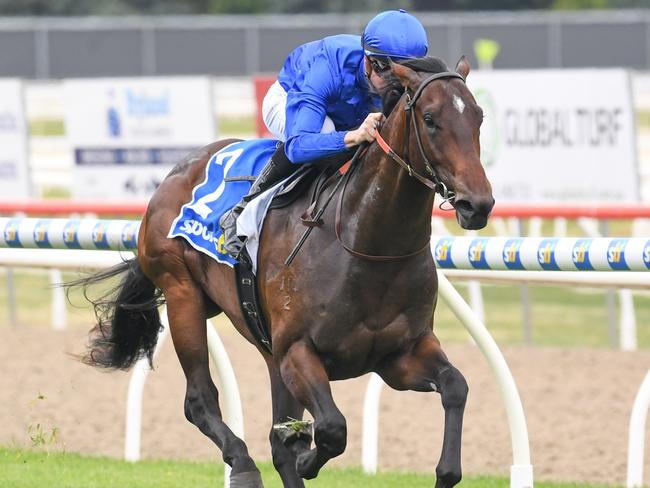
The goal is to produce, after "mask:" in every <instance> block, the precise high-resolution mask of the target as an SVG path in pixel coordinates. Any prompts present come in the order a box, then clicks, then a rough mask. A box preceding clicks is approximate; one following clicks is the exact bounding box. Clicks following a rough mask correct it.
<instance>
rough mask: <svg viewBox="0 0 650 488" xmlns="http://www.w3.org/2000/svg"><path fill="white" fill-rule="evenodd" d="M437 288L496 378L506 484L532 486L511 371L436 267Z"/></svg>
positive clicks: (525, 436)
mask: <svg viewBox="0 0 650 488" xmlns="http://www.w3.org/2000/svg"><path fill="white" fill-rule="evenodd" d="M438 291H439V293H440V297H441V298H442V299H443V300H444V301H445V302H446V303H447V305H448V306H449V308H450V309H451V310H452V312H454V314H455V315H456V317H458V319H459V320H460V321H461V323H462V324H463V325H464V326H465V328H466V329H467V331H468V332H469V333H470V334H471V335H472V337H473V338H474V340H475V341H476V343H477V344H478V346H479V347H480V348H481V351H483V354H484V355H485V357H486V359H487V361H488V364H489V365H490V367H491V368H492V372H493V373H494V375H495V376H496V378H497V382H498V384H499V388H500V390H501V397H502V398H503V401H504V403H505V407H506V414H507V416H508V424H509V427H510V436H511V440H512V455H513V465H512V466H511V468H510V487H511V488H532V486H533V466H532V465H531V463H530V447H529V444H528V427H527V426H526V417H525V415H524V409H523V406H522V404H521V398H520V397H519V392H518V391H517V385H516V384H515V380H514V378H513V377H512V373H511V372H510V370H509V369H508V365H507V364H506V361H505V359H504V358H503V355H502V354H501V351H500V350H499V348H498V346H497V345H496V342H494V339H493V338H492V336H491V335H490V333H489V332H488V331H487V329H486V328H485V325H483V324H482V323H481V321H480V320H478V319H477V317H476V315H475V314H474V313H473V312H472V309H471V308H470V307H469V305H467V303H465V301H464V300H463V298H462V297H461V296H460V294H459V293H458V292H457V291H456V289H455V288H454V287H453V286H452V285H451V283H450V282H449V280H448V279H447V278H446V277H445V275H444V274H443V273H442V272H441V271H440V270H438Z"/></svg>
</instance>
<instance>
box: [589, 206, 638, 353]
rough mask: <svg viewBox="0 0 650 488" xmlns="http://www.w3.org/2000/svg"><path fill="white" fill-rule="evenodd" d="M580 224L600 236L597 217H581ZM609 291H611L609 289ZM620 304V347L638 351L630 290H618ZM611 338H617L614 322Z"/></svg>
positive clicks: (591, 235)
mask: <svg viewBox="0 0 650 488" xmlns="http://www.w3.org/2000/svg"><path fill="white" fill-rule="evenodd" d="M578 225H579V226H580V227H581V228H582V230H583V231H584V232H585V233H586V234H587V235H588V236H590V237H600V236H601V233H600V230H599V229H598V221H597V220H596V219H588V218H580V219H578ZM608 293H611V292H610V291H608ZM618 304H619V307H620V310H619V315H618V340H619V347H620V348H621V350H622V351H636V347H637V338H636V335H637V331H636V313H635V311H634V297H633V296H632V292H631V291H630V290H626V289H623V290H618ZM609 329H610V332H609V335H610V340H616V339H615V337H616V331H615V330H613V329H615V325H614V324H610V326H609ZM612 346H613V344H612Z"/></svg>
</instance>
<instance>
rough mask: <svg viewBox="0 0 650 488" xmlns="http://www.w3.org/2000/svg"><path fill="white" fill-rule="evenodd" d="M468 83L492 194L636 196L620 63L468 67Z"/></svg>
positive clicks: (511, 198)
mask: <svg viewBox="0 0 650 488" xmlns="http://www.w3.org/2000/svg"><path fill="white" fill-rule="evenodd" d="M467 84H468V86H469V88H470V89H471V90H472V92H473V93H474V96H475V97H476V100H477V102H478V104H479V105H480V106H481V107H482V108H483V111H484V113H485V120H484V122H483V126H482V128H481V160H482V162H483V165H484V166H485V169H486V172H487V175H488V178H489V179H490V181H491V183H492V187H493V191H494V197H495V199H496V200H497V202H501V203H503V202H522V203H523V202H527V203H546V202H569V201H573V202H590V201H591V202H594V201H599V202H602V201H612V202H622V201H627V202H630V201H638V199H639V178H638V174H637V161H636V147H635V145H636V137H635V126H634V111H633V107H632V96H631V88H630V79H629V75H628V73H627V72H626V71H624V70H616V69H613V70H544V71H542V70H539V71H489V72H472V73H471V74H470V75H469V77H468V80H467Z"/></svg>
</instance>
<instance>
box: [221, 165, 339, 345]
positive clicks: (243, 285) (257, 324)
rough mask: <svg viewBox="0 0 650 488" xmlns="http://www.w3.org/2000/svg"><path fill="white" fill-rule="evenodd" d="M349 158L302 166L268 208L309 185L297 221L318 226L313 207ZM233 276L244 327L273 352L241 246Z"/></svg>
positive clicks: (281, 205) (319, 221)
mask: <svg viewBox="0 0 650 488" xmlns="http://www.w3.org/2000/svg"><path fill="white" fill-rule="evenodd" d="M348 159H349V156H348V153H347V152H346V153H344V154H343V155H337V157H336V159H331V158H328V159H326V160H322V161H319V162H317V163H312V164H309V165H303V166H302V167H300V168H299V169H298V171H297V172H296V173H295V174H294V175H293V177H292V178H291V180H290V181H289V183H288V184H286V185H285V187H284V188H283V189H282V190H281V191H280V192H279V193H278V194H277V195H276V196H275V197H274V198H273V201H272V202H271V205H270V207H269V208H270V209H276V208H284V207H288V206H289V205H291V204H292V203H294V202H295V201H296V200H297V199H298V198H299V197H300V196H302V195H303V194H304V193H305V192H306V191H307V190H308V189H309V188H313V190H312V195H311V199H310V204H309V207H308V208H307V209H306V210H305V212H304V213H303V214H302V217H301V220H302V222H303V224H304V225H306V226H308V227H314V226H320V225H322V223H323V221H322V219H314V217H313V215H314V210H315V208H316V206H317V204H318V202H319V199H320V196H321V195H322V193H323V190H324V189H325V188H327V187H328V186H329V185H330V182H332V181H333V180H335V179H338V178H340V177H341V173H340V172H339V168H340V167H341V166H342V165H343V164H344V163H345V162H346V161H347V160H348ZM234 269H235V276H236V279H237V296H238V298H239V304H240V307H241V311H242V314H243V315H244V319H245V320H246V326H247V327H248V330H249V331H250V332H251V334H252V335H253V337H254V338H255V341H256V342H257V343H258V344H259V345H261V346H262V347H263V348H264V349H265V350H266V351H267V352H268V353H269V354H273V345H272V342H271V332H270V329H269V326H268V321H267V320H266V318H265V317H264V313H263V312H262V308H261V306H260V300H259V292H258V286H257V278H256V276H255V274H254V273H253V268H252V266H251V259H250V256H248V252H247V251H246V248H245V247H244V249H243V251H242V254H241V255H240V258H239V262H238V263H237V264H235V266H234Z"/></svg>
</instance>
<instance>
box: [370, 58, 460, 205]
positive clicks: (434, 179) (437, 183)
mask: <svg viewBox="0 0 650 488" xmlns="http://www.w3.org/2000/svg"><path fill="white" fill-rule="evenodd" d="M443 78H458V79H460V80H463V83H465V78H463V77H462V76H461V75H460V74H458V73H456V72H454V71H443V72H441V73H435V74H433V75H431V76H429V77H428V78H425V79H424V81H422V83H420V86H418V88H417V90H415V93H414V94H413V96H411V95H410V94H409V93H408V91H406V92H405V96H406V104H405V105H404V111H405V112H406V118H407V120H406V124H405V125H404V148H403V150H402V152H403V154H408V144H409V139H410V130H411V125H412V126H413V130H414V131H415V140H416V141H417V143H418V149H419V150H420V155H421V156H422V161H423V162H424V169H425V170H426V172H427V173H428V174H429V178H427V177H425V176H423V175H421V174H420V173H418V172H417V171H416V170H415V169H413V166H411V165H410V164H409V163H408V162H407V161H405V160H404V159H403V158H402V157H400V156H399V155H398V154H397V153H396V152H395V151H394V150H393V149H392V148H391V147H390V146H389V145H388V143H387V142H386V141H385V140H384V138H383V137H382V136H381V134H379V132H377V138H376V139H377V143H378V144H379V147H381V149H382V150H383V151H384V152H385V153H386V154H387V155H388V156H389V157H390V158H391V159H392V160H393V161H395V162H396V163H397V164H399V165H400V166H402V167H403V168H404V169H405V170H406V171H407V172H408V174H409V176H411V177H413V178H415V179H416V180H417V181H419V182H420V183H422V184H423V185H424V186H426V187H428V188H430V189H432V190H433V191H435V192H437V193H439V194H440V196H442V198H443V200H444V201H447V202H453V200H454V197H455V194H454V191H453V190H450V189H449V188H447V185H445V184H444V182H443V181H442V180H441V179H440V176H439V175H438V172H437V171H436V170H435V168H434V167H433V164H431V162H430V161H429V158H427V155H426V153H425V152H424V146H423V145H422V139H421V137H420V131H419V129H418V124H417V121H416V120H415V110H414V108H415V104H416V103H417V101H418V99H419V98H420V96H421V95H422V90H424V89H425V88H426V86H427V85H429V84H430V83H431V82H433V81H435V80H440V79H443Z"/></svg>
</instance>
